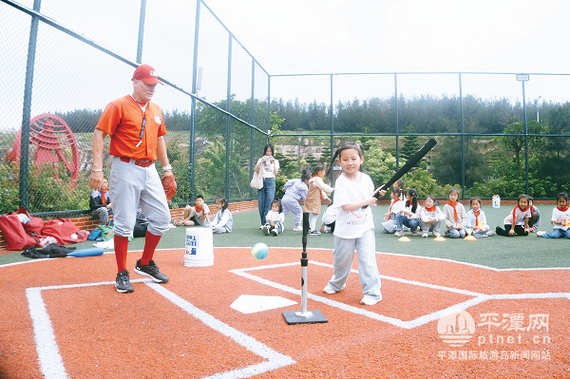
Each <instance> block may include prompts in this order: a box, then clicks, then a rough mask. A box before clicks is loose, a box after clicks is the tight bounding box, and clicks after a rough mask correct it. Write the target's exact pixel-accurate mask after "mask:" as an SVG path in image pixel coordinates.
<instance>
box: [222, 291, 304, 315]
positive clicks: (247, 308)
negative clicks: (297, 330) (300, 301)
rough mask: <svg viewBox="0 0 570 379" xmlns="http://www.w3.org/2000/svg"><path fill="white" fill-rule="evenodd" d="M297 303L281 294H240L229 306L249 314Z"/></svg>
mask: <svg viewBox="0 0 570 379" xmlns="http://www.w3.org/2000/svg"><path fill="white" fill-rule="evenodd" d="M294 304H297V302H296V301H293V300H289V299H285V298H284V297H281V296H254V295H241V296H240V297H238V298H237V299H236V301H234V302H233V303H232V305H230V308H233V309H235V310H236V311H240V312H241V313H245V314H250V313H255V312H262V311H268V310H270V309H277V308H282V307H288V306H289V305H294Z"/></svg>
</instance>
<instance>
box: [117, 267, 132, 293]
mask: <svg viewBox="0 0 570 379" xmlns="http://www.w3.org/2000/svg"><path fill="white" fill-rule="evenodd" d="M115 288H116V289H117V292H121V293H129V292H133V291H134V289H133V286H131V281H130V279H129V272H128V271H127V270H123V271H121V272H119V273H118V274H117V279H116V280H115Z"/></svg>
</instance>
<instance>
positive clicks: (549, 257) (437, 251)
mask: <svg viewBox="0 0 570 379" xmlns="http://www.w3.org/2000/svg"><path fill="white" fill-rule="evenodd" d="M441 207H443V204H441V205H440V208H441ZM553 207H554V206H552V205H548V206H545V205H543V206H540V207H539V208H540V211H541V215H542V222H541V226H540V228H539V230H546V231H550V230H552V226H551V224H550V217H551V215H552V208H553ZM324 209H325V207H323V211H324ZM466 209H467V210H469V207H468V206H467V207H466ZM387 210H388V206H385V205H379V206H375V207H372V211H373V214H374V221H375V225H376V251H378V252H382V253H393V254H407V255H415V256H426V257H435V258H443V259H451V260H456V261H460V262H467V263H472V264H478V265H484V266H489V267H494V268H499V269H506V268H550V267H565V268H568V267H570V240H566V239H558V240H551V239H545V238H537V237H536V233H531V234H530V235H529V236H528V237H502V236H494V237H490V238H481V239H479V240H477V241H464V240H462V239H449V238H446V240H445V241H443V242H436V241H434V240H433V237H432V236H431V234H430V237H429V238H422V237H421V233H420V235H418V236H411V233H409V232H408V233H406V236H408V237H410V239H411V241H409V242H400V241H398V238H397V237H395V236H394V235H393V234H392V235H389V234H384V233H382V226H381V222H382V218H383V215H384V213H385V212H386V211H387ZM483 210H484V211H485V213H486V215H487V222H488V224H489V226H490V227H491V229H492V230H494V229H495V227H496V226H497V225H501V226H502V223H503V219H504V218H505V216H506V215H507V214H508V213H509V212H510V211H511V210H512V207H511V206H502V207H501V208H499V209H496V208H492V207H490V206H487V207H483ZM233 218H234V223H233V233H228V234H216V235H214V247H251V246H253V245H254V244H255V243H257V242H264V243H266V244H267V246H269V249H270V254H271V247H291V248H298V249H299V257H300V254H301V251H302V233H301V232H293V231H292V228H293V216H292V215H288V216H287V218H286V220H285V232H284V233H283V234H281V235H279V236H278V237H274V236H264V235H263V232H262V231H261V230H260V229H259V226H260V220H259V213H258V211H252V212H244V213H238V214H234V215H233ZM320 220H321V218H320V217H319V220H318V224H317V226H318V227H320ZM195 228H196V227H195ZM444 229H445V226H442V230H444ZM185 237H186V228H185V227H178V228H173V229H170V230H169V231H167V232H166V234H165V235H164V236H163V238H162V240H161V241H160V244H159V245H158V248H159V249H170V248H184V247H185ZM143 244H144V238H135V239H134V240H133V241H131V243H130V244H129V250H142V248H143ZM92 245H93V242H91V241H87V242H83V243H80V244H76V245H70V246H77V248H78V249H81V248H88V247H92ZM333 247H334V237H333V235H332V234H322V235H320V236H308V242H307V248H325V249H332V248H333ZM309 259H310V255H309ZM25 260H28V259H27V258H24V257H22V256H21V254H20V253H9V254H4V255H0V264H7V263H12V262H19V261H25Z"/></svg>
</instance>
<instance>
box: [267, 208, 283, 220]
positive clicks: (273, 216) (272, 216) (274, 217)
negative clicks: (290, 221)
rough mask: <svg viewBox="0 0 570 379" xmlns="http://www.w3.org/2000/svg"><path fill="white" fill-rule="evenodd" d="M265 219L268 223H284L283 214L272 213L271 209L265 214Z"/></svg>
mask: <svg viewBox="0 0 570 379" xmlns="http://www.w3.org/2000/svg"><path fill="white" fill-rule="evenodd" d="M265 218H266V219H267V221H269V220H273V221H279V222H283V221H285V216H284V215H283V212H281V213H279V212H273V210H272V209H270V210H269V212H267V215H266V216H265Z"/></svg>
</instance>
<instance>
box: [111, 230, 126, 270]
mask: <svg viewBox="0 0 570 379" xmlns="http://www.w3.org/2000/svg"><path fill="white" fill-rule="evenodd" d="M114 242H115V259H116V260H117V270H118V271H117V272H121V271H123V270H126V269H127V250H128V248H129V237H121V236H118V235H116V234H115V237H114Z"/></svg>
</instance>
